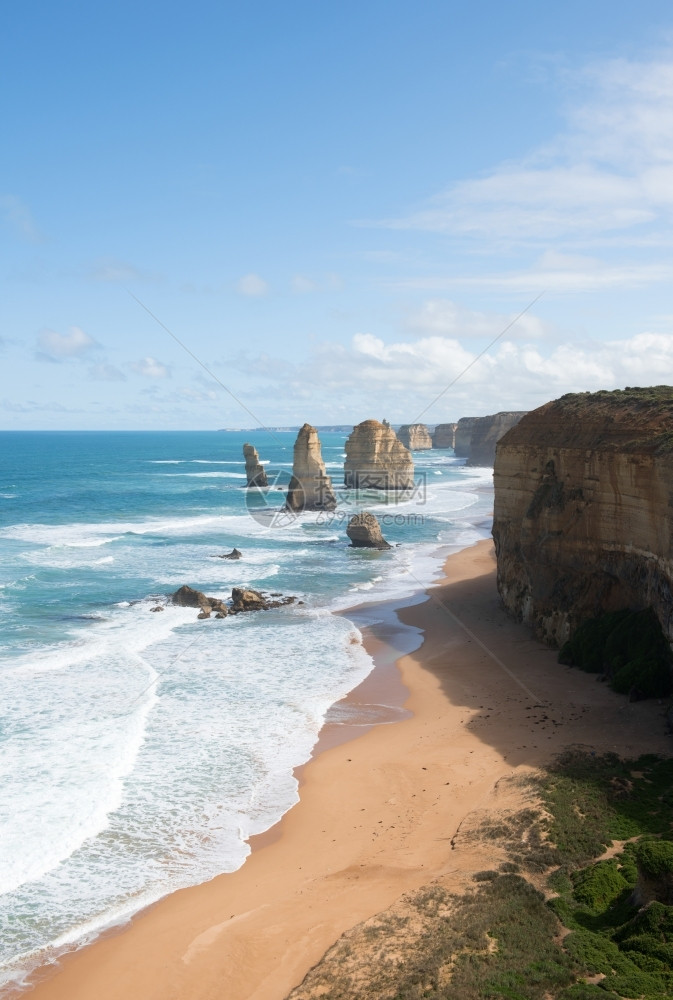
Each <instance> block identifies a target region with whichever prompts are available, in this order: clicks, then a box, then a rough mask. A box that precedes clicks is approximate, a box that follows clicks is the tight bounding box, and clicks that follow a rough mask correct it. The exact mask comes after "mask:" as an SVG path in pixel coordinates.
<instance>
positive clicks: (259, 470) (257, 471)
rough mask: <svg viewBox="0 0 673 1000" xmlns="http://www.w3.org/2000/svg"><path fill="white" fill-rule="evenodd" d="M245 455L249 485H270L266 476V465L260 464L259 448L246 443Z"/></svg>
mask: <svg viewBox="0 0 673 1000" xmlns="http://www.w3.org/2000/svg"><path fill="white" fill-rule="evenodd" d="M243 457H244V458H245V474H246V476H247V479H248V487H250V486H259V487H264V486H268V485H269V482H268V480H267V477H266V472H265V470H264V466H263V465H261V464H260V461H259V455H258V454H257V449H256V448H254V447H253V446H252V445H251V444H244V445H243Z"/></svg>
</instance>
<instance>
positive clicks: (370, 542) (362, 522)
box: [346, 510, 392, 549]
mask: <svg viewBox="0 0 673 1000" xmlns="http://www.w3.org/2000/svg"><path fill="white" fill-rule="evenodd" d="M346 534H347V535H348V537H349V538H350V540H351V546H352V548H354V549H391V548H392V545H389V544H388V542H387V541H386V540H385V538H384V537H383V534H382V533H381V525H380V524H379V522H378V518H377V517H376V516H375V515H374V514H370V513H369V511H366V510H363V511H360V513H359V514H355V515H354V516H353V517H352V518H351V519H350V521H349V522H348V527H347V528H346Z"/></svg>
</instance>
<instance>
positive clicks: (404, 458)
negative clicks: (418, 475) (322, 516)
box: [344, 420, 414, 491]
mask: <svg viewBox="0 0 673 1000" xmlns="http://www.w3.org/2000/svg"><path fill="white" fill-rule="evenodd" d="M345 451H346V461H345V463H344V484H345V486H346V487H347V488H348V489H378V490H398V491H402V490H411V489H413V487H414V460H413V458H412V457H411V452H410V451H409V450H408V448H405V447H404V445H403V444H402V442H401V441H400V440H399V439H398V437H397V435H396V434H395V431H394V430H393V429H392V427H390V425H388V424H386V423H379V421H378V420H363V421H362V423H361V424H358V425H357V427H354V428H353V433H352V434H351V435H350V437H349V438H348V440H347V441H346V445H345Z"/></svg>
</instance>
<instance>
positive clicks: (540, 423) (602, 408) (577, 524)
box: [493, 386, 673, 645]
mask: <svg viewBox="0 0 673 1000" xmlns="http://www.w3.org/2000/svg"><path fill="white" fill-rule="evenodd" d="M494 484H495V507H494V522H493V537H494V540H495V547H496V555H497V559H498V589H499V591H500V595H501V597H502V599H503V602H504V604H505V606H506V607H507V609H508V610H509V611H510V612H511V613H512V614H513V615H515V616H516V617H517V618H519V619H520V620H521V621H524V622H526V623H528V624H529V625H531V626H532V627H533V628H534V629H535V631H536V633H537V634H538V635H539V636H540V637H541V638H542V639H543V640H545V641H547V642H549V643H552V644H556V645H560V644H561V643H563V642H564V641H565V640H566V639H567V638H568V636H569V635H570V634H571V633H572V631H573V630H574V628H576V626H577V625H578V624H580V622H582V621H583V620H585V619H587V618H591V617H594V616H596V615H598V614H600V613H601V612H602V611H615V610H619V609H621V608H632V609H634V610H637V609H640V608H645V607H648V606H650V605H651V606H652V607H653V608H654V610H655V612H656V614H657V617H658V618H659V621H660V622H661V625H662V628H663V629H664V632H665V633H666V634H667V635H668V636H669V638H673V551H672V542H673V536H672V532H673V387H670V386H658V387H655V388H647V389H625V390H619V391H616V392H598V393H592V394H590V393H580V394H572V395H567V396H563V397H562V398H561V399H558V400H555V401H553V402H551V403H547V404H545V405H544V406H542V407H540V408H539V409H537V410H533V411H532V412H531V413H528V414H527V415H525V416H524V417H523V418H522V419H521V420H520V422H519V423H518V424H517V425H516V426H515V427H514V428H512V429H511V430H510V431H509V432H508V433H507V434H506V435H505V436H504V437H503V438H502V439H501V440H500V441H499V442H498V445H497V449H496V459H495V469H494Z"/></svg>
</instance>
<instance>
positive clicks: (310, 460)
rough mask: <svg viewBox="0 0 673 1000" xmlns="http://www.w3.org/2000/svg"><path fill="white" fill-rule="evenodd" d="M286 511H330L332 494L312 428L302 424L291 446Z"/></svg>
mask: <svg viewBox="0 0 673 1000" xmlns="http://www.w3.org/2000/svg"><path fill="white" fill-rule="evenodd" d="M286 503H287V507H288V508H289V509H290V510H294V511H302V510H334V508H335V507H336V495H335V493H334V489H333V488H332V480H331V479H330V477H329V476H328V475H327V473H326V471H325V463H324V462H323V459H322V451H321V449H320V439H319V437H318V432H317V430H316V429H315V427H311V425H310V424H304V426H303V427H302V428H301V430H300V431H299V434H298V435H297V440H296V441H295V445H294V461H293V465H292V479H291V480H290V485H289V487H288V491H287V500H286Z"/></svg>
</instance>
